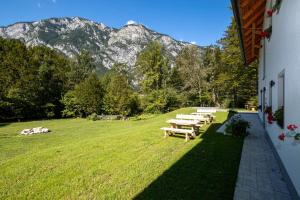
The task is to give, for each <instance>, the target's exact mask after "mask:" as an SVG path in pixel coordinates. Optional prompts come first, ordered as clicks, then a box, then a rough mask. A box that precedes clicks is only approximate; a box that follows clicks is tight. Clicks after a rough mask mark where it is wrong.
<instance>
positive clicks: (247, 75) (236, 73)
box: [216, 18, 257, 107]
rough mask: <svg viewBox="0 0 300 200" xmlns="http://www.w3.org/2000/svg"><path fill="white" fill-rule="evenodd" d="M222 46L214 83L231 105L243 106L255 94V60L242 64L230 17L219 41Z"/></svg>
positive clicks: (233, 22)
mask: <svg viewBox="0 0 300 200" xmlns="http://www.w3.org/2000/svg"><path fill="white" fill-rule="evenodd" d="M219 44H220V45H221V48H222V54H221V62H222V68H221V69H220V70H221V72H220V73H219V74H218V77H217V80H216V84H217V85H218V86H221V88H223V91H224V94H223V95H224V96H225V97H224V98H223V99H227V101H229V102H230V103H229V104H230V105H229V106H232V107H243V106H244V104H245V103H246V101H247V100H248V99H250V98H251V97H252V96H255V95H256V94H257V92H256V90H257V89H256V88H257V87H256V86H257V62H254V63H253V64H252V65H250V66H249V67H245V66H244V62H243V59H242V53H241V49H240V41H239V38H238V32H237V26H236V22H235V21H234V19H233V18H232V22H231V24H230V26H228V28H227V30H226V31H225V36H224V38H222V39H221V40H220V41H219Z"/></svg>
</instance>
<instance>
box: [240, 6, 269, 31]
mask: <svg viewBox="0 0 300 200" xmlns="http://www.w3.org/2000/svg"><path fill="white" fill-rule="evenodd" d="M264 14H265V10H264V9H263V8H262V9H261V10H259V12H257V13H256V14H255V15H254V17H252V18H251V20H249V21H247V23H246V24H245V25H244V26H243V27H244V28H246V29H247V28H249V27H250V26H251V25H252V24H253V23H254V22H256V21H257V19H259V18H264Z"/></svg>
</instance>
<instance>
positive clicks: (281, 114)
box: [274, 71, 285, 128]
mask: <svg viewBox="0 0 300 200" xmlns="http://www.w3.org/2000/svg"><path fill="white" fill-rule="evenodd" d="M284 82H285V79H284V71H282V72H281V73H280V74H279V76H278V110H277V111H276V112H275V114H274V115H275V117H276V118H277V119H276V121H277V124H278V125H279V126H280V127H281V128H284V113H285V111H284V95H285V94H284V93H285V92H284V84H285V83H284Z"/></svg>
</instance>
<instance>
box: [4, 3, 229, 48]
mask: <svg viewBox="0 0 300 200" xmlns="http://www.w3.org/2000/svg"><path fill="white" fill-rule="evenodd" d="M0 6H1V7H0V26H6V25H9V24H12V23H15V22H19V21H35V20H40V19H45V18H50V17H73V16H80V17H84V18H87V19H90V20H93V21H95V22H102V23H104V24H105V25H107V26H112V27H115V28H120V27H122V26H123V25H124V24H126V22H127V21H129V20H134V21H137V22H139V23H142V24H144V25H146V26H147V27H149V28H151V29H153V30H155V31H158V32H161V33H165V34H168V35H170V36H172V37H174V38H175V39H177V40H184V41H188V42H192V41H194V42H196V43H197V44H198V45H209V44H213V43H215V42H216V40H218V39H219V38H220V37H222V35H223V33H224V30H225V29H226V27H227V26H228V25H229V23H230V18H231V16H232V13H231V10H230V9H229V6H230V1H229V0H5V1H4V0H3V1H1V3H0Z"/></svg>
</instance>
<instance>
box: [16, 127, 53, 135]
mask: <svg viewBox="0 0 300 200" xmlns="http://www.w3.org/2000/svg"><path fill="white" fill-rule="evenodd" d="M48 132H50V131H49V129H48V128H43V127H35V128H32V129H24V130H22V131H21V134H22V135H32V134H38V133H48Z"/></svg>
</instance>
